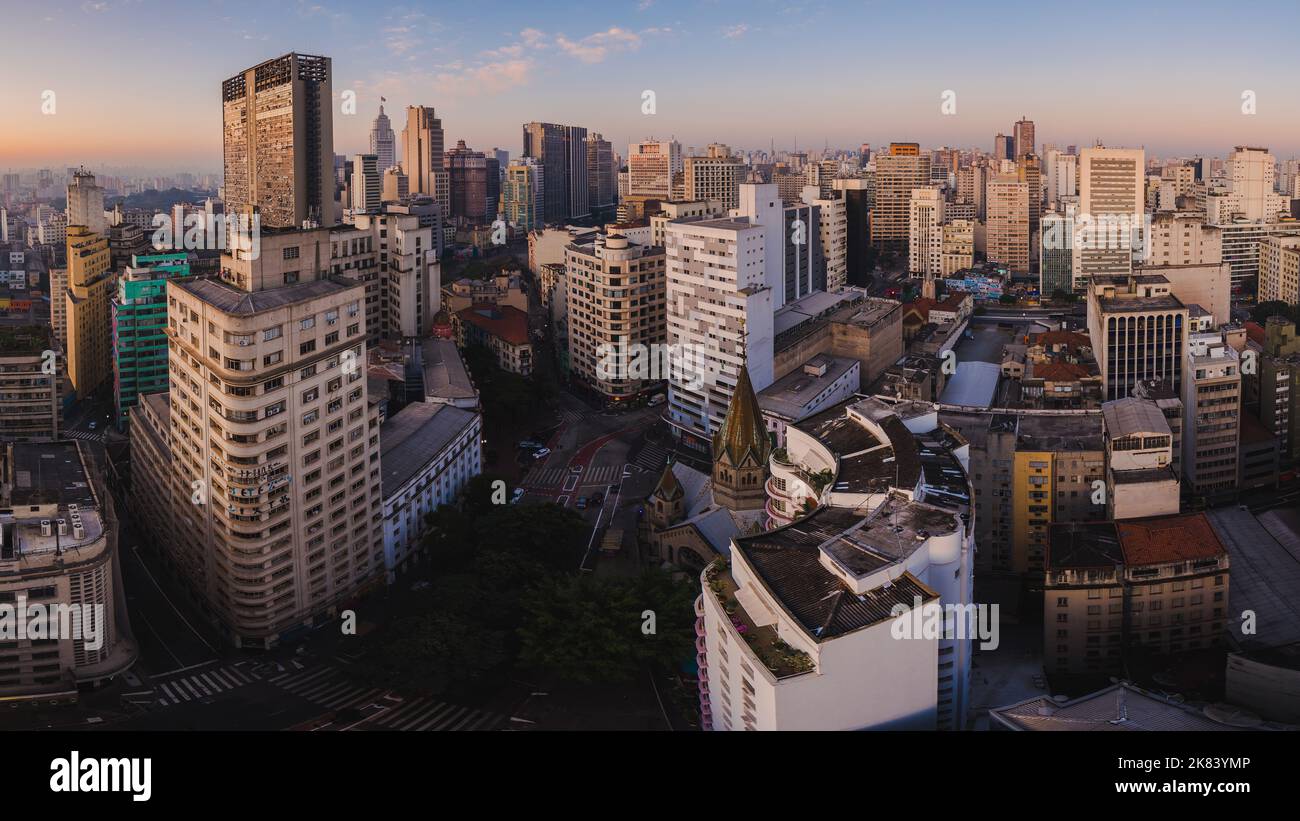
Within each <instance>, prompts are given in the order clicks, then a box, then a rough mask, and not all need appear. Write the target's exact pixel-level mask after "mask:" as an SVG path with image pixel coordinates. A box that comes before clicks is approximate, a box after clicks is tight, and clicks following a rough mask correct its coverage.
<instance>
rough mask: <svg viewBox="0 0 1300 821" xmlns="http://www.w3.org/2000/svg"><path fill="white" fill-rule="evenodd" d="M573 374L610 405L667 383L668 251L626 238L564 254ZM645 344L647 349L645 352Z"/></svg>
mask: <svg viewBox="0 0 1300 821" xmlns="http://www.w3.org/2000/svg"><path fill="white" fill-rule="evenodd" d="M564 256H565V269H566V277H567V279H566V282H567V291H566V293H567V295H568V297H567V298H568V310H569V368H570V371H571V372H572V373H573V374H574V375H576V376H577V377H578V378H579V379H580V380H582V381H583V382H585V383H586V384H587V385H588V386H589V387H590V388H591V389H592V390H594V391H596V392H597V393H598V394H600V396H601V397H602V399H603V400H604V401H605V403H606V404H607V405H608V406H610V407H623V406H627V405H628V404H630V403H633V402H636V401H637V400H639V399H643V398H645V397H646V395H647V394H648V393H649V392H650V391H651V390H655V389H658V388H659V387H660V386H661V385H662V383H663V381H664V380H665V379H666V378H667V373H666V369H665V367H664V366H665V364H668V365H671V364H672V363H665V362H664V361H662V359H661V360H660V361H652V359H651V357H650V356H644V355H643V356H641V357H640V364H638V361H637V359H638V357H637V354H638V351H643V352H648V353H649V354H651V355H652V356H653V355H654V354H655V353H657V352H659V351H663V350H665V347H664V343H665V341H666V338H667V321H668V320H667V314H666V310H665V298H666V291H665V284H664V250H663V249H662V248H655V247H653V246H648V245H640V244H637V243H634V242H630V241H629V240H628V239H627V237H625V236H622V235H620V234H610V235H608V236H597V237H594V238H593V239H592V240H591V241H590V242H575V243H573V244H571V245H569V246H567V247H566V248H565V251H564ZM641 346H644V348H642V347H641Z"/></svg>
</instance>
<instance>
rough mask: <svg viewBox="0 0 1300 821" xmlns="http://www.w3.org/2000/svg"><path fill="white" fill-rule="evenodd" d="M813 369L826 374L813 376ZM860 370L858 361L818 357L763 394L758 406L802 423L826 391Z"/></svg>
mask: <svg viewBox="0 0 1300 821" xmlns="http://www.w3.org/2000/svg"><path fill="white" fill-rule="evenodd" d="M810 367H811V368H814V369H818V370H820V369H823V368H824V369H825V373H824V374H822V375H820V376H818V375H817V374H816V373H809V372H808V369H809V368H810ZM858 367H860V366H859V363H858V360H856V359H851V358H849V357H845V356H831V355H830V354H817V355H816V356H814V357H813V358H812V359H810V360H808V361H807V362H806V363H804V365H803V366H802V367H800V368H796V369H795V370H793V371H790V373H788V374H786V375H785V376H783V377H781V378H780V379H778V380H776V381H775V382H773V383H772V384H771V385H768V386H767V387H766V388H764V389H763V390H761V391H759V392H758V404H759V406H760V407H761V408H762V409H763V410H764V412H767V413H774V414H776V415H778V416H780V417H782V418H784V419H787V420H789V421H798V420H799V419H802V418H803V417H804V416H805V415H806V414H807V413H808V410H807V409H808V406H809V405H810V404H812V403H814V402H815V401H816V400H817V399H818V398H819V397H820V396H821V394H822V393H823V392H824V391H827V390H829V389H830V387H831V386H832V385H834V384H835V382H836V380H838V379H839V378H840V377H842V376H844V374H846V373H848V372H849V371H850V370H852V369H853V368H858ZM854 382H855V384H854V385H853V386H852V387H853V389H854V390H857V388H858V387H859V386H858V384H856V380H854Z"/></svg>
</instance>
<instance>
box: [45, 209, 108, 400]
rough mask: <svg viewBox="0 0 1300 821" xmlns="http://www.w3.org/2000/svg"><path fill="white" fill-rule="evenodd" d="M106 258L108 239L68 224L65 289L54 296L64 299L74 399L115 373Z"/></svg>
mask: <svg viewBox="0 0 1300 821" xmlns="http://www.w3.org/2000/svg"><path fill="white" fill-rule="evenodd" d="M110 259H111V258H110V255H109V250H108V238H107V237H103V236H100V235H99V234H96V233H94V232H93V231H91V230H90V229H89V228H86V227H85V226H81V225H70V226H68V272H67V276H66V281H67V287H66V289H65V290H64V291H63V293H62V294H54V295H52V297H53V298H54V299H61V300H63V306H64V309H63V313H64V323H65V324H66V335H67V340H66V344H67V362H68V379H69V380H70V381H71V382H72V387H73V389H74V390H75V391H76V392H77V397H78V398H85V397H87V396H89V395H90V394H92V393H94V392H95V390H96V389H97V388H99V386H100V385H102V384H103V383H104V380H105V379H107V378H108V377H109V376H110V375H111V374H112V372H113V340H112V332H111V327H112V326H111V323H110V316H109V313H110V310H109V300H110V298H111V297H112V290H113V277H112V275H111V271H110V264H111V263H110Z"/></svg>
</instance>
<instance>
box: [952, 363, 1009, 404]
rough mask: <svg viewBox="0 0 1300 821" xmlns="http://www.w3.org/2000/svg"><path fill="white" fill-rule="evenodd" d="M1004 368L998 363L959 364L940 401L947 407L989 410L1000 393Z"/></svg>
mask: <svg viewBox="0 0 1300 821" xmlns="http://www.w3.org/2000/svg"><path fill="white" fill-rule="evenodd" d="M1001 375H1002V368H1001V366H1000V365H998V364H997V363H996V362H975V361H971V362H959V363H958V364H957V372H956V373H955V374H953V376H952V378H950V379H949V380H948V384H947V385H946V386H944V389H943V394H942V395H941V396H940V397H939V401H940V402H942V403H943V404H945V405H965V406H968V407H976V408H987V407H989V406H990V405H992V404H993V397H994V396H995V395H996V394H997V391H998V379H999V378H1000V377H1001Z"/></svg>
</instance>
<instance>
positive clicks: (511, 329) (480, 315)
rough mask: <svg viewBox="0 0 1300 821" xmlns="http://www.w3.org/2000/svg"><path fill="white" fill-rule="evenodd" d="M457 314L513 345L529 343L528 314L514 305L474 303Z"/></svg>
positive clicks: (465, 320)
mask: <svg viewBox="0 0 1300 821" xmlns="http://www.w3.org/2000/svg"><path fill="white" fill-rule="evenodd" d="M456 316H458V317H460V319H461V320H462V321H464V322H468V323H470V324H471V325H474V326H476V327H479V328H481V329H483V330H484V331H486V332H487V333H489V334H491V335H492V336H495V337H498V338H499V339H504V340H505V341H506V342H509V343H510V344H511V345H526V344H528V314H526V313H524V312H523V311H521V310H519V309H518V308H516V307H514V306H513V305H493V304H483V305H472V306H470V307H468V308H462V309H461V310H459V311H457V312H456Z"/></svg>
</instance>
